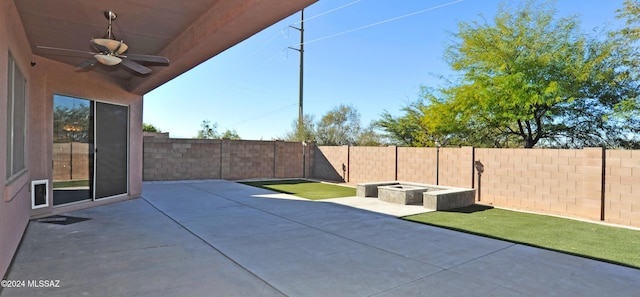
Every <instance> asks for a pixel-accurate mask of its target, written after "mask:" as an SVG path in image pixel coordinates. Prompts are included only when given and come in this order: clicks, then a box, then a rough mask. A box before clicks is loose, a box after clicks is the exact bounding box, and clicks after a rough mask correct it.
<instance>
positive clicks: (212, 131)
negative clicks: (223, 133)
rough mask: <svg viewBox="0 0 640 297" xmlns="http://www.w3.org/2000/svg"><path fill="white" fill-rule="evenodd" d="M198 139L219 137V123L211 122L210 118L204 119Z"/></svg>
mask: <svg viewBox="0 0 640 297" xmlns="http://www.w3.org/2000/svg"><path fill="white" fill-rule="evenodd" d="M196 138H198V139H219V138H220V134H219V133H218V123H211V121H209V120H204V121H202V123H201V124H200V130H198V134H197V135H196Z"/></svg>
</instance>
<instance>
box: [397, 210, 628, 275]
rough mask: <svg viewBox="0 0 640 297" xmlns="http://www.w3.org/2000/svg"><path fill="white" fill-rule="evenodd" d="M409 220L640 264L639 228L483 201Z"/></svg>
mask: <svg viewBox="0 0 640 297" xmlns="http://www.w3.org/2000/svg"><path fill="white" fill-rule="evenodd" d="M404 219H406V220H410V221H414V222H420V223H424V224H429V225H433V226H438V227H444V228H448V229H453V230H457V231H462V232H468V233H473V234H478V235H482V236H487V237H492V238H497V239H502V240H507V241H511V242H516V243H522V244H526V245H531V246H536V247H541V248H546V249H551V250H555V251H559V252H564V253H570V254H574V255H578V256H583V257H587V258H593V259H597V260H603V261H607V262H612V263H616V264H622V265H625V266H630V267H635V268H640V231H637V230H631V229H626V228H619V227H612V226H605V225H601V224H595V223H589V222H583V221H577V220H571V219H564V218H558V217H552V216H545V215H537V214H530V213H522V212H516V211H509V210H504V209H496V208H491V207H485V206H481V205H474V206H470V207H465V208H460V209H456V210H451V211H438V212H430V213H423V214H418V215H413V216H407V217H404Z"/></svg>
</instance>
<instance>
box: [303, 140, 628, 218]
mask: <svg viewBox="0 0 640 297" xmlns="http://www.w3.org/2000/svg"><path fill="white" fill-rule="evenodd" d="M396 152H397V153H396ZM603 153H604V155H603ZM437 154H438V153H437V150H436V149H435V148H408V147H398V148H396V147H346V146H342V147H326V146H320V147H317V151H316V158H315V159H314V162H315V164H314V166H315V168H316V169H317V168H321V167H322V168H330V169H331V170H333V172H334V174H337V173H338V172H341V169H340V168H341V166H342V164H345V166H346V168H347V171H346V174H345V175H346V176H345V179H344V181H347V182H349V183H351V184H355V183H360V182H374V181H385V180H396V179H397V180H401V181H411V182H421V183H427V184H435V183H436V155H437ZM319 156H321V157H319ZM474 158H475V160H474ZM603 158H604V164H605V166H604V173H605V174H604V176H603ZM474 161H479V162H481V163H482V165H483V166H484V173H483V174H482V176H481V178H480V179H479V178H478V174H477V172H476V171H475V169H474V167H473V162H474ZM438 163H439V166H438V167H439V168H438V173H439V174H438V180H439V184H441V185H446V186H458V187H466V188H470V187H473V188H476V189H478V187H480V191H478V195H479V196H478V197H479V198H480V199H481V201H480V203H484V204H491V205H495V206H499V207H507V208H514V209H520V210H529V211H536V212H542V213H549V214H556V215H564V216H572V217H580V218H586V219H591V220H601V219H602V218H603V217H604V221H606V222H610V223H615V224H621V225H627V226H633V227H640V151H624V150H607V151H603V149H602V148H586V149H581V150H558V149H474V148H472V147H462V148H440V151H439V161H438ZM317 172H318V171H314V173H317ZM323 177H325V178H326V177H327V175H326V174H324V175H323ZM603 177H604V181H605V183H604V187H603ZM328 179H331V178H328ZM333 180H337V181H342V177H340V179H333ZM603 194H604V196H603ZM603 198H604V200H603ZM603 201H604V207H602V206H603Z"/></svg>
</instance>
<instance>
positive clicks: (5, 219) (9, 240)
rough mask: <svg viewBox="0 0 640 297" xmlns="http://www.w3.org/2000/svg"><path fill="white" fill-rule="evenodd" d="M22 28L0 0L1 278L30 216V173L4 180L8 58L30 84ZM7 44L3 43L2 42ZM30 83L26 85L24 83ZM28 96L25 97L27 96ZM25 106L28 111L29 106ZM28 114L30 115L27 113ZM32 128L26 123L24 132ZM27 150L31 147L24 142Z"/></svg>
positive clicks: (7, 3) (7, 0)
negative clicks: (11, 59) (13, 60)
mask: <svg viewBox="0 0 640 297" xmlns="http://www.w3.org/2000/svg"><path fill="white" fill-rule="evenodd" d="M20 28H22V23H21V21H20V16H19V15H18V12H17V10H16V8H15V6H14V4H13V1H11V0H0V182H1V183H2V191H0V274H2V275H4V273H5V272H6V271H7V268H8V267H9V264H10V263H11V259H12V257H13V254H14V252H15V250H16V248H17V247H18V244H19V243H20V239H21V238H22V233H23V232H24V229H25V228H26V226H27V223H28V221H29V215H30V209H31V205H30V200H29V199H30V196H29V188H28V184H29V182H30V180H31V176H30V175H31V172H30V171H27V172H26V173H24V174H23V175H21V176H20V177H18V178H17V179H13V180H9V181H8V180H7V178H9V177H7V176H6V170H5V168H6V165H7V149H6V148H7V133H6V131H7V121H6V119H7V108H6V106H7V79H8V77H7V67H8V61H9V59H8V57H9V56H8V55H9V52H11V55H12V56H13V58H14V59H15V61H16V64H17V65H18V67H19V68H20V71H21V72H22V74H23V75H24V76H25V77H26V78H27V80H29V77H30V74H31V66H30V65H29V62H30V60H31V49H30V47H29V42H28V40H27V37H26V35H25V33H24V31H23V30H20ZM5 41H6V42H5ZM27 83H29V82H27ZM27 96H28V94H27ZM32 105H33V104H32V102H31V101H28V102H27V109H29V108H30V107H31V106H32ZM27 114H29V111H27ZM32 128H33V125H32V124H31V123H29V121H27V129H32ZM26 141H27V143H26V146H27V147H30V146H31V145H32V144H31V143H30V140H29V139H27V140H26ZM30 153H31V152H27V156H25V159H26V166H27V168H29V167H30V166H31V165H32V164H33V163H34V162H31V161H30V160H29V154H30Z"/></svg>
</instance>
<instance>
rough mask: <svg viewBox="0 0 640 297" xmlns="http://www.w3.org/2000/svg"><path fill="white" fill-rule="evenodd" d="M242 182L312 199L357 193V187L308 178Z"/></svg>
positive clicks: (348, 195)
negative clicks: (309, 179)
mask: <svg viewBox="0 0 640 297" xmlns="http://www.w3.org/2000/svg"><path fill="white" fill-rule="evenodd" d="M242 184H245V185H249V186H254V187H259V188H264V189H269V190H272V191H276V192H281V193H286V194H291V195H295V196H298V197H302V198H307V199H310V200H320V199H329V198H339V197H350V196H355V195H356V189H354V188H351V187H343V186H338V185H332V184H326V183H320V182H314V181H308V180H299V179H295V180H268V181H251V182H242Z"/></svg>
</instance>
